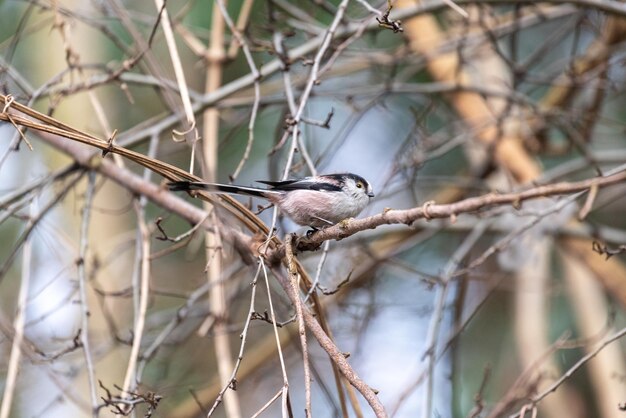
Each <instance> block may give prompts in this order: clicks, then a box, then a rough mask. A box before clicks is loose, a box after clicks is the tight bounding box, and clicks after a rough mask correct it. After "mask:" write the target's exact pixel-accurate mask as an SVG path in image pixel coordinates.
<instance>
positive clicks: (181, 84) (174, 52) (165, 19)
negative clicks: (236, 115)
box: [154, 0, 198, 173]
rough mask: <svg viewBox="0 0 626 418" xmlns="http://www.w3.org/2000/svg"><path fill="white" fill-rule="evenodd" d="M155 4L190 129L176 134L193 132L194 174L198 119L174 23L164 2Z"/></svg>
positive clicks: (162, 0)
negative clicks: (175, 34)
mask: <svg viewBox="0 0 626 418" xmlns="http://www.w3.org/2000/svg"><path fill="white" fill-rule="evenodd" d="M154 4H155V5H156V7H157V10H159V11H160V12H162V16H161V28H162V29H163V35H165V41H166V43H167V49H168V51H169V54H170V58H171V60H172V66H173V67H174V74H175V75H176V82H177V84H178V88H179V90H180V98H181V100H182V102H183V109H184V110H185V116H186V118H187V123H188V124H189V127H188V128H186V130H185V131H183V132H174V133H175V134H182V135H184V136H187V134H189V133H191V132H193V133H194V135H193V136H192V137H191V139H190V140H191V158H190V160H189V172H190V173H193V172H194V161H195V149H196V146H195V145H196V142H197V138H198V135H197V133H196V117H195V115H194V111H193V107H192V105H191V99H190V97H189V88H188V86H187V80H186V79H185V71H184V70H183V65H182V62H181V61H180V55H179V54H178V48H177V46H176V40H175V39H174V32H173V30H172V23H171V22H170V17H169V14H168V12H167V8H166V7H165V2H164V0H154Z"/></svg>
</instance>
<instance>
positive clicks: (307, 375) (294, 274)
mask: <svg viewBox="0 0 626 418" xmlns="http://www.w3.org/2000/svg"><path fill="white" fill-rule="evenodd" d="M293 240H294V237H293V235H291V234H290V235H287V237H286V238H285V248H286V250H287V251H286V257H287V269H288V271H289V279H290V282H291V292H292V297H291V300H292V301H293V302H294V305H295V308H296V318H297V320H298V334H299V336H300V344H301V345H302V363H303V365H304V398H305V406H304V414H305V416H306V417H307V418H310V417H311V414H312V412H311V365H310V364H309V348H308V345H307V341H306V327H305V325H304V319H303V317H302V310H303V307H302V299H301V298H300V286H299V284H298V282H299V277H300V276H299V275H298V268H297V267H296V263H295V261H294V258H295V256H294V254H293Z"/></svg>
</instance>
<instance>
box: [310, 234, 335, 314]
mask: <svg viewBox="0 0 626 418" xmlns="http://www.w3.org/2000/svg"><path fill="white" fill-rule="evenodd" d="M329 248H330V241H326V242H324V248H323V249H322V256H321V257H320V261H319V262H318V263H317V269H316V270H315V278H314V279H313V283H312V284H311V289H309V292H308V293H307V295H306V298H304V303H306V302H307V301H308V300H309V298H310V297H311V295H312V294H313V293H314V292H315V291H316V289H317V285H318V284H319V282H320V277H321V276H322V269H323V268H324V263H325V262H326V257H328V249H329Z"/></svg>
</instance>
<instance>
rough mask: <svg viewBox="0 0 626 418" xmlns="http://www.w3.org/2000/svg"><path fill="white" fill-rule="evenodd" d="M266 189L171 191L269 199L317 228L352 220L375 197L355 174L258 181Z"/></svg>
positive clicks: (201, 186) (187, 186) (186, 185)
mask: <svg viewBox="0 0 626 418" xmlns="http://www.w3.org/2000/svg"><path fill="white" fill-rule="evenodd" d="M259 183H263V184H267V185H268V186H270V187H269V188H267V189H261V188H256V187H245V186H234V185H229V184H218V183H200V182H190V181H176V182H173V183H169V184H168V186H169V189H170V190H172V191H179V190H183V191H191V190H207V191H209V192H215V193H229V194H242V195H248V196H255V197H262V198H264V199H267V200H269V201H270V202H271V203H273V204H274V205H276V206H278V207H279V208H280V210H281V211H282V212H283V213H284V214H285V215H287V216H289V217H290V218H291V219H292V220H293V221H294V222H295V223H297V224H299V225H305V226H310V227H312V228H314V229H319V228H324V227H326V226H330V225H334V224H336V223H338V222H340V221H342V220H344V219H347V218H352V217H354V216H356V215H358V214H359V213H361V211H362V210H363V209H364V208H365V206H367V204H368V203H369V201H370V199H371V198H372V197H374V192H373V191H372V186H371V185H370V184H369V183H368V181H367V180H365V179H364V178H363V177H361V176H358V175H356V174H350V173H341V174H324V175H320V176H311V177H304V178H301V179H293V180H285V181H259Z"/></svg>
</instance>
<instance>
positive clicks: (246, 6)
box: [226, 0, 254, 60]
mask: <svg viewBox="0 0 626 418" xmlns="http://www.w3.org/2000/svg"><path fill="white" fill-rule="evenodd" d="M253 4H254V0H244V1H243V3H242V4H241V8H240V9H239V16H238V17H237V25H236V26H235V28H236V30H237V32H239V33H241V32H243V31H244V29H245V28H246V26H247V24H248V20H249V19H250V12H251V11H252V5H253ZM240 46H241V43H239V42H238V39H237V38H233V39H231V41H230V46H229V47H228V52H227V53H226V56H227V57H228V59H230V60H233V59H235V58H236V57H237V52H239V47H240Z"/></svg>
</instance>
